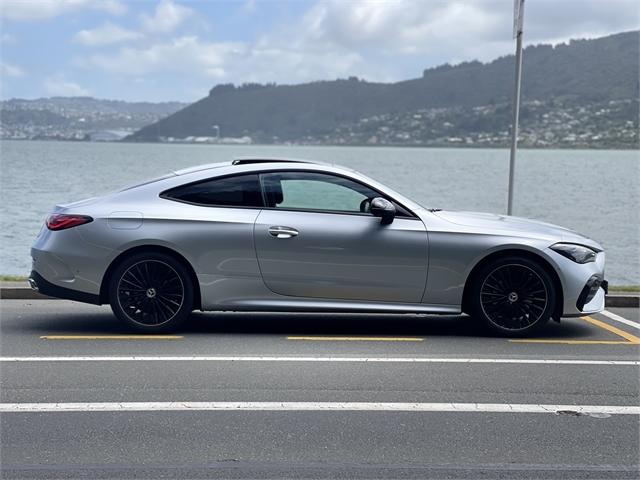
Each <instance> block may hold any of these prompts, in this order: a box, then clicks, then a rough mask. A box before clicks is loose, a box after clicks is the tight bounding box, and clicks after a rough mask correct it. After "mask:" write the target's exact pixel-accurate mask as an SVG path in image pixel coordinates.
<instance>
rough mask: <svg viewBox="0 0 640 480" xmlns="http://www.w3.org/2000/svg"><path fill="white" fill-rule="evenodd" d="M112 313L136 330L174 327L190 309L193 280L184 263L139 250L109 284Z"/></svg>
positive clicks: (114, 274)
mask: <svg viewBox="0 0 640 480" xmlns="http://www.w3.org/2000/svg"><path fill="white" fill-rule="evenodd" d="M109 301H110V303H111V309H112V310H113V313H114V314H115V315H116V316H117V317H118V318H119V319H120V320H122V321H123V322H124V323H126V324H127V325H128V326H130V327H132V328H134V329H135V330H138V331H141V332H148V333H157V332H166V331H170V330H174V329H176V328H177V327H178V326H179V325H180V324H181V323H182V322H184V321H185V320H186V318H187V317H188V316H189V314H190V313H191V311H192V310H193V282H192V281H191V277H190V276H189V272H188V271H187V269H186V268H185V267H184V265H183V264H182V263H181V262H179V261H177V260H176V259H174V258H173V257H171V256H169V255H165V254H162V253H155V252H154V253H139V254H136V255H132V256H130V257H128V258H126V259H125V260H124V261H123V262H121V263H120V264H119V265H118V266H117V267H116V269H115V270H114V272H113V274H112V275H111V280H110V283H109Z"/></svg>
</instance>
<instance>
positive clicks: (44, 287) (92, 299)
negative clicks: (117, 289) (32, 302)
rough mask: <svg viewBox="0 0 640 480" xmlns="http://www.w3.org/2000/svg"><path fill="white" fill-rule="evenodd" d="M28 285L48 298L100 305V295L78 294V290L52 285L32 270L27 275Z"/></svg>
mask: <svg viewBox="0 0 640 480" xmlns="http://www.w3.org/2000/svg"><path fill="white" fill-rule="evenodd" d="M29 285H30V286H31V288H32V289H34V290H37V291H38V292H40V293H42V294H43V295H47V296H49V297H55V298H62V299H65V300H75V301H76V302H83V303H91V304H93V305H100V295H93V294H91V293H86V292H80V291H79V290H73V289H71V288H64V287H60V286H58V285H54V284H53V283H51V282H48V281H47V280H45V279H44V277H43V276H42V275H40V274H39V273H38V272H36V271H35V270H32V271H31V275H29Z"/></svg>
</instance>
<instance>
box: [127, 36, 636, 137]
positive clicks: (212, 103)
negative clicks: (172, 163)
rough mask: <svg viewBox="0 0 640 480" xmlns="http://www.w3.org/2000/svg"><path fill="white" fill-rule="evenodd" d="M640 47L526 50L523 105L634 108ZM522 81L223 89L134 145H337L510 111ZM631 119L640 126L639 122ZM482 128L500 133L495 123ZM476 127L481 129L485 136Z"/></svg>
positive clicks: (457, 77) (469, 69) (503, 64)
mask: <svg viewBox="0 0 640 480" xmlns="http://www.w3.org/2000/svg"><path fill="white" fill-rule="evenodd" d="M639 45H640V32H637V31H634V32H626V33H620V34H616V35H611V36H607V37H603V38H598V39H592V40H572V41H571V42H569V43H568V44H560V45H557V46H551V45H537V46H530V47H527V48H526V49H525V51H524V65H523V85H522V98H523V102H527V101H533V100H535V101H539V102H543V103H544V104H547V103H550V102H551V103H553V104H554V105H557V104H558V103H560V104H563V105H566V104H571V106H572V107H575V106H576V105H577V106H579V105H590V104H599V105H600V104H606V103H607V102H610V101H618V100H629V101H632V102H633V101H635V99H637V98H638V88H639V85H638V71H639V62H638V59H639V57H640V48H639ZM513 76H514V57H513V56H512V55H511V56H505V57H500V58H498V59H496V60H494V61H492V62H489V63H481V62H477V61H473V62H465V63H462V64H459V65H455V66H450V65H443V66H440V67H436V68H431V69H427V70H425V71H424V73H423V75H422V77H421V78H416V79H411V80H406V81H401V82H397V83H371V82H367V81H364V80H359V79H357V78H355V77H352V78H349V79H346V80H333V81H318V82H311V83H306V84H301V85H273V84H271V85H255V84H249V85H243V86H240V87H235V86H233V85H218V86H216V87H214V88H213V89H212V90H211V91H210V94H209V96H208V97H206V98H203V99H201V100H199V101H198V102H196V103H194V104H192V105H189V106H188V107H186V108H184V109H182V110H180V111H178V112H176V113H175V114H173V115H170V116H168V117H166V118H164V119H162V120H160V121H158V122H156V123H153V124H151V125H148V126H146V127H144V128H142V129H141V130H139V131H137V132H136V133H134V134H133V135H131V136H129V137H127V140H130V141H159V140H164V139H167V138H168V137H174V138H177V139H180V138H186V137H189V136H209V137H210V136H213V135H214V134H215V132H214V129H213V126H214V125H217V126H218V127H219V129H220V133H221V135H222V136H225V137H239V136H243V135H247V136H251V137H252V138H253V139H254V141H259V142H273V141H278V142H282V141H302V140H303V139H305V138H309V139H319V138H322V137H323V136H324V137H327V138H333V137H335V132H336V131H337V130H340V129H344V128H345V126H349V125H356V124H358V123H359V122H360V123H361V122H362V120H363V119H367V118H371V117H373V118H375V117H376V116H379V115H387V116H389V118H399V117H402V116H403V115H405V114H406V113H407V112H416V111H420V110H421V109H422V110H424V109H457V110H456V111H460V112H462V113H463V114H464V112H466V111H467V110H468V109H472V108H473V107H480V106H495V105H507V104H508V103H509V102H510V101H511V95H512V89H513ZM634 105H635V107H633V108H630V109H629V111H630V112H631V113H630V116H631V117H633V112H635V110H637V103H634ZM634 108H635V110H634ZM503 117H504V119H502V120H500V122H498V123H499V125H491V128H494V129H496V131H497V130H499V129H502V128H504V127H505V125H504V123H505V122H507V127H508V118H509V116H508V115H503ZM501 118H502V117H501ZM523 120H524V119H523ZM628 120H631V121H635V122H636V124H637V118H636V119H633V118H630V119H628ZM482 121H483V122H485V123H487V122H488V123H487V125H490V124H491V118H485V119H484V120H482ZM467 123H474V122H467ZM475 123H476V124H475V125H473V127H474V128H476V129H477V128H480V129H481V130H482V128H484V127H483V125H479V126H478V125H477V122H475ZM469 128H471V127H469ZM487 128H489V127H487ZM462 134H464V131H462Z"/></svg>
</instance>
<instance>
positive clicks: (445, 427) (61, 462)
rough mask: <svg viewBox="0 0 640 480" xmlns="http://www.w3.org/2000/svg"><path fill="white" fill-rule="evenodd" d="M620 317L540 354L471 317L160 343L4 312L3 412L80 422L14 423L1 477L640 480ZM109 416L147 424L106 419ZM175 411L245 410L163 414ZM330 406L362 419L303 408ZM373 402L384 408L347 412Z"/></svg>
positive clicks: (254, 324) (64, 316)
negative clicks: (280, 406) (17, 408)
mask: <svg viewBox="0 0 640 480" xmlns="http://www.w3.org/2000/svg"><path fill="white" fill-rule="evenodd" d="M612 313H614V314H615V315H618V316H620V317H622V318H624V319H627V320H629V321H630V323H621V322H619V321H616V320H613V319H611V318H609V317H607V316H604V315H595V316H592V318H591V320H593V321H588V319H563V321H562V323H561V324H559V325H558V324H555V323H551V324H549V326H548V328H547V329H546V330H545V331H544V332H542V333H541V335H540V336H539V337H537V338H535V339H525V340H531V341H530V342H513V341H509V340H507V339H503V338H493V337H488V336H486V335H484V334H483V333H482V332H481V331H479V330H478V329H477V328H476V327H475V325H474V324H473V321H472V320H471V319H469V318H467V317H444V318H442V317H431V316H418V315H396V316H393V315H323V314H306V315H305V314H240V313H225V314H202V313H199V314H194V315H193V318H192V320H191V321H190V322H189V324H188V325H187V326H186V328H185V330H184V331H183V332H180V333H178V334H176V335H172V336H170V338H150V337H140V336H137V335H131V334H130V332H127V331H126V330H124V329H122V328H121V327H120V326H119V325H118V324H117V323H116V322H115V319H114V317H113V316H112V314H111V312H110V310H109V308H108V307H94V306H89V305H81V304H77V303H73V302H67V301H48V300H37V301H29V300H3V301H2V302H1V303H0V334H1V335H0V356H1V359H0V360H1V361H0V387H1V389H0V408H2V407H1V406H2V405H4V406H6V405H30V404H34V403H36V404H41V403H44V402H48V403H59V404H63V405H69V404H73V405H75V406H76V408H78V409H79V410H80V411H74V412H61V411H53V412H46V413H38V412H36V411H27V412H20V413H16V412H14V411H10V412H5V413H2V414H0V415H1V419H2V428H1V432H0V433H1V435H2V437H1V440H2V452H1V455H2V472H1V473H2V478H78V477H85V478H131V477H136V478H159V477H163V478H216V477H224V478H478V477H483V478H638V477H639V476H640V472H639V470H638V468H639V467H638V463H639V458H638V451H639V448H640V439H639V437H640V434H639V430H638V427H639V418H640V416H638V415H637V414H632V415H628V414H617V413H613V414H611V413H604V412H605V409H604V408H603V407H605V406H607V407H615V408H622V407H638V405H639V404H640V380H639V377H638V371H639V365H640V325H638V327H635V326H634V325H635V324H636V322H638V321H639V320H640V319H639V318H638V309H613V310H612ZM607 326H608V327H607ZM634 339H635V340H634ZM540 342H549V343H540ZM558 342H566V343H558ZM105 402H112V403H116V404H117V403H118V402H129V403H133V404H136V405H141V404H144V405H146V406H147V407H148V408H147V407H144V408H147V409H146V410H144V411H126V412H125V411H123V412H114V411H90V409H91V408H95V406H96V405H98V404H104V403H105ZM167 402H187V405H192V403H191V402H209V403H208V405H209V406H210V405H212V404H211V402H237V403H239V404H241V405H242V406H243V408H244V407H247V409H244V410H239V411H220V410H214V409H209V410H201V411H154V410H153V409H152V408H151V406H156V407H157V406H158V405H159V406H162V405H166V403H167ZM249 402H278V403H282V402H289V403H288V404H287V405H289V404H290V405H293V407H292V410H287V411H283V410H279V411H278V410H276V411H274V410H263V411H261V410H255V409H254V410H252V409H251V408H249V407H251V405H252V404H251V403H249ZM329 402H330V403H332V404H335V403H336V402H341V405H346V407H344V408H343V407H340V408H337V409H334V410H328V411H317V410H304V408H303V407H304V405H308V404H313V405H315V406H319V407H318V408H322V405H327V404H328V403H329ZM363 402H364V403H366V404H367V405H371V404H376V405H381V407H380V408H379V409H377V410H376V409H373V408H371V407H367V408H365V409H364V410H361V411H353V410H348V408H353V407H349V406H353V405H355V404H356V403H363ZM394 403H402V404H407V403H412V404H415V405H418V406H422V408H429V409H433V410H432V411H391V410H390V407H389V405H391V404H394ZM451 404H455V405H459V404H464V405H467V407H460V408H463V410H461V411H446V409H444V407H443V405H451ZM216 405H217V404H216ZM472 405H475V406H476V407H473V408H476V410H473V408H472V407H470V406H472ZM478 405H480V407H481V408H485V407H486V405H499V406H502V407H501V408H503V410H504V412H503V413H495V412H489V411H478V410H477V406H478ZM517 405H533V406H545V407H544V408H545V409H546V408H549V409H550V410H549V412H548V413H530V411H527V412H523V413H513V412H511V411H509V412H508V413H506V411H507V410H508V408H506V407H505V406H507V407H508V406H514V407H515V406H517ZM594 405H595V406H601V407H602V408H600V409H599V411H596V412H595V413H594V414H579V413H578V410H579V408H580V406H594ZM559 406H564V407H563V410H566V411H558V410H557V409H555V410H554V408H559ZM565 407H567V408H565ZM568 407H571V408H568ZM154 408H155V407H154ZM464 408H466V410H464ZM615 408H614V410H611V412H615V411H616V410H615ZM472 410H473V411H472Z"/></svg>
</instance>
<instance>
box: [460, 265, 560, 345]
mask: <svg viewBox="0 0 640 480" xmlns="http://www.w3.org/2000/svg"><path fill="white" fill-rule="evenodd" d="M473 282H474V283H473V284H472V287H471V313H472V315H473V316H474V317H475V318H478V319H480V320H482V321H483V322H484V323H485V324H486V325H487V326H488V327H489V328H490V329H491V330H492V331H493V332H496V333H499V334H501V335H506V336H524V335H529V334H531V333H532V332H535V331H536V330H538V329H539V328H541V327H542V326H543V325H544V324H545V323H547V321H548V320H549V318H550V317H551V315H552V313H553V310H554V305H555V301H556V293H555V290H554V287H553V281H552V279H551V277H550V275H549V274H548V273H547V272H546V270H545V269H544V268H542V267H541V266H540V265H539V264H538V263H537V262H535V261H532V260H529V259H527V258H521V257H507V258H501V259H498V260H495V261H493V262H491V263H489V264H487V265H486V266H485V267H484V268H482V270H481V271H479V272H478V274H477V275H476V276H475V278H474V280H473Z"/></svg>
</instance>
